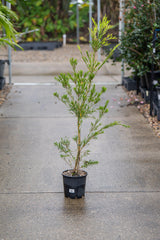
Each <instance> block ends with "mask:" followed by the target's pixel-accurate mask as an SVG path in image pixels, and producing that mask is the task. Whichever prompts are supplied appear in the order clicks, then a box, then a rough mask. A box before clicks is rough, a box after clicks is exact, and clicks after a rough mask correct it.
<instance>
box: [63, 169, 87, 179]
mask: <svg viewBox="0 0 160 240" xmlns="http://www.w3.org/2000/svg"><path fill="white" fill-rule="evenodd" d="M70 170H73V169H67V170H64V171H63V172H62V176H63V177H66V178H76V179H77V178H83V177H86V176H87V175H88V173H87V172H86V171H85V170H83V169H82V170H81V171H82V172H84V173H85V175H83V176H67V175H65V174H63V173H64V172H67V171H70Z"/></svg>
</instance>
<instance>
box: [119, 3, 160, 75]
mask: <svg viewBox="0 0 160 240" xmlns="http://www.w3.org/2000/svg"><path fill="white" fill-rule="evenodd" d="M124 18H125V32H124V33H123V35H122V39H121V41H122V44H121V50H122V57H123V58H124V59H125V60H126V62H127V64H128V66H129V67H130V68H132V69H133V70H134V71H135V73H136V74H137V75H139V76H142V75H144V74H145V73H146V72H148V71H150V70H151V65H152V51H153V50H152V40H153V31H154V29H155V28H157V27H158V28H159V27H160V25H159V22H160V1H159V0H154V1H153V0H150V1H146V0H136V1H135V0H129V1H127V3H126V9H125V13H124ZM156 45H157V46H156V49H157V50H158V51H157V54H156V58H155V59H154V65H155V70H157V69H159V67H160V51H159V50H160V48H159V43H158V41H157V42H156Z"/></svg>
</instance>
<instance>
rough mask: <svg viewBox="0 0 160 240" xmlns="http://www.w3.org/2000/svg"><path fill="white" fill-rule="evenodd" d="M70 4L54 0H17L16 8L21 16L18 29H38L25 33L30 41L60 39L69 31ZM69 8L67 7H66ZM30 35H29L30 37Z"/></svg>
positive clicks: (22, 30) (25, 36)
mask: <svg viewBox="0 0 160 240" xmlns="http://www.w3.org/2000/svg"><path fill="white" fill-rule="evenodd" d="M67 6H68V7H69V4H68V3H67V4H62V2H61V4H60V5H59V3H58V2H57V1H55V2H53V1H52V0H49V1H43V0H34V1H32V0H27V1H25V0H17V2H16V5H15V10H16V12H17V14H18V16H19V21H18V24H17V29H19V30H20V31H21V32H24V31H26V30H36V29H39V31H36V32H34V33H32V34H30V35H24V38H25V39H26V40H28V41H40V40H44V41H45V40H53V39H59V38H61V37H62V35H63V34H64V33H66V32H67V31H68V8H67ZM66 8H67V9H66ZM28 36H29V37H28Z"/></svg>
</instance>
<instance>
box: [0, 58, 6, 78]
mask: <svg viewBox="0 0 160 240" xmlns="http://www.w3.org/2000/svg"><path fill="white" fill-rule="evenodd" d="M5 62H6V61H5V60H0V78H3V76H4V66H5Z"/></svg>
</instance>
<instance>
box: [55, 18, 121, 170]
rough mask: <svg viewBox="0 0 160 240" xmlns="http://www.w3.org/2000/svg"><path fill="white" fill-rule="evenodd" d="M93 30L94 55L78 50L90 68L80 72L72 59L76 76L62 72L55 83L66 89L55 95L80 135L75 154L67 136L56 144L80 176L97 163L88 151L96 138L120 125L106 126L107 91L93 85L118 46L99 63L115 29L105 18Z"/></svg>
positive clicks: (115, 123) (74, 139) (77, 139)
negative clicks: (85, 131)
mask: <svg viewBox="0 0 160 240" xmlns="http://www.w3.org/2000/svg"><path fill="white" fill-rule="evenodd" d="M93 24H94V27H93V29H92V30H90V31H91V35H92V43H91V45H92V49H93V52H91V53H89V52H88V51H86V54H85V55H84V54H83V53H82V51H81V49H80V47H79V50H80V53H81V56H82V59H83V61H84V63H85V65H86V67H87V69H88V71H86V72H83V71H82V70H79V71H78V70H77V68H76V67H77V60H76V59H73V58H72V59H71V60H70V63H71V66H72V69H73V74H70V73H67V74H64V73H61V74H60V75H59V76H58V77H57V78H56V80H57V81H58V82H60V84H61V85H62V87H63V88H64V89H65V94H63V95H61V96H60V95H59V94H58V93H57V92H55V93H54V96H55V97H57V98H58V99H59V100H60V101H61V102H62V103H64V104H65V105H66V107H67V108H68V110H69V111H70V112H71V114H73V115H74V116H75V117H76V119H77V134H76V136H74V137H73V138H72V140H73V141H74V142H75V144H76V153H75V154H74V152H73V150H72V149H71V144H70V139H69V138H68V137H65V138H61V140H60V141H59V142H55V145H56V146H57V147H58V149H59V151H60V156H61V157H62V158H63V159H64V160H65V161H66V162H67V163H68V164H69V165H70V166H71V167H73V166H72V164H74V173H75V174H77V173H78V171H79V168H80V167H87V166H88V165H92V164H96V163H98V162H97V161H94V160H88V159H87V157H88V155H89V153H90V150H89V149H86V148H87V146H88V144H89V143H90V141H91V140H93V139H97V137H98V136H99V135H100V134H103V133H104V130H105V129H107V128H109V127H112V126H115V125H121V124H120V123H119V122H117V121H114V122H112V123H110V124H107V125H103V124H102V122H101V120H102V118H103V117H104V116H105V114H106V113H108V103H109V101H108V100H106V102H105V104H104V105H99V103H100V101H101V96H102V94H104V93H105V92H106V88H105V87H102V88H101V90H100V91H97V90H96V86H95V84H94V83H93V79H94V77H95V75H96V73H97V71H98V70H99V69H101V67H102V66H103V65H104V63H105V62H106V61H107V60H108V58H109V57H110V56H111V55H112V53H113V51H114V50H115V49H116V47H117V46H116V47H115V48H114V49H113V50H112V51H111V52H110V54H109V55H108V56H107V57H106V59H105V60H104V61H103V62H102V63H100V62H98V61H97V60H96V53H97V51H98V50H99V49H100V48H101V47H102V46H107V45H108V44H109V42H108V41H110V40H111V39H113V38H114V37H113V36H112V34H109V33H108V31H109V29H110V28H111V27H112V26H111V25H110V22H109V21H108V20H107V18H106V17H104V18H103V20H102V21H101V22H100V29H99V30H98V26H97V24H96V22H95V21H94V20H93ZM86 118H91V119H92V121H91V123H90V127H89V129H88V134H87V135H86V136H85V137H84V138H83V139H82V136H81V131H82V126H83V121H84V120H85V119H86Z"/></svg>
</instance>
